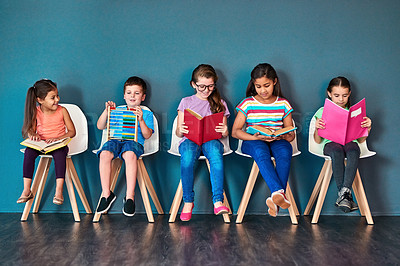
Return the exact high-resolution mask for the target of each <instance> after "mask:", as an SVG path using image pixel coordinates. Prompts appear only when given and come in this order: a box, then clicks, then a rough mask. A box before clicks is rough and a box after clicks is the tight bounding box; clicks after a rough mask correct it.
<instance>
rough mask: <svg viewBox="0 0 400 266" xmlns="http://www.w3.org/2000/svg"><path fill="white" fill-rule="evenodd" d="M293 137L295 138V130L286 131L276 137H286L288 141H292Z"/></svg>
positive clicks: (277, 138)
mask: <svg viewBox="0 0 400 266" xmlns="http://www.w3.org/2000/svg"><path fill="white" fill-rule="evenodd" d="M293 138H294V132H293V131H290V132H288V133H286V134H283V135H279V136H278V137H276V138H275V139H276V140H279V139H285V140H287V141H289V142H290V141H292V140H293Z"/></svg>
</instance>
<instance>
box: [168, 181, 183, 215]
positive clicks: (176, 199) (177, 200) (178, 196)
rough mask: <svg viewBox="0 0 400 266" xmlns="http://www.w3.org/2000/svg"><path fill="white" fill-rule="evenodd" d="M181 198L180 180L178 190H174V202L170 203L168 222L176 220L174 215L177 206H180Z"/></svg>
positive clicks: (177, 208)
mask: <svg viewBox="0 0 400 266" xmlns="http://www.w3.org/2000/svg"><path fill="white" fill-rule="evenodd" d="M182 197H183V189H182V180H179V185H178V188H177V189H176V193H175V197H174V200H173V201H172V205H171V209H170V211H169V213H170V215H169V220H168V222H170V223H174V222H175V219H176V215H177V214H178V210H179V206H180V205H181V201H182Z"/></svg>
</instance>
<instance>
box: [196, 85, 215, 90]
mask: <svg viewBox="0 0 400 266" xmlns="http://www.w3.org/2000/svg"><path fill="white" fill-rule="evenodd" d="M196 86H197V89H198V90H199V91H205V90H206V89H208V90H209V91H213V90H214V88H215V84H210V85H204V84H196Z"/></svg>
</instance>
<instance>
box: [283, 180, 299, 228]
mask: <svg viewBox="0 0 400 266" xmlns="http://www.w3.org/2000/svg"><path fill="white" fill-rule="evenodd" d="M286 196H287V197H288V199H289V201H290V203H291V205H290V207H289V210H288V211H289V215H290V220H291V221H292V224H298V223H299V222H298V221H297V216H296V213H299V211H298V210H297V205H296V202H295V200H294V197H293V194H292V190H291V189H290V185H289V182H288V183H287V186H286Z"/></svg>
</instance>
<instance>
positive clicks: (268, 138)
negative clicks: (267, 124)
mask: <svg viewBox="0 0 400 266" xmlns="http://www.w3.org/2000/svg"><path fill="white" fill-rule="evenodd" d="M253 136H254V137H256V140H262V141H267V142H272V141H274V140H277V139H278V138H277V137H270V136H265V135H262V134H260V133H259V132H257V133H255V134H254V135H253Z"/></svg>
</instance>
